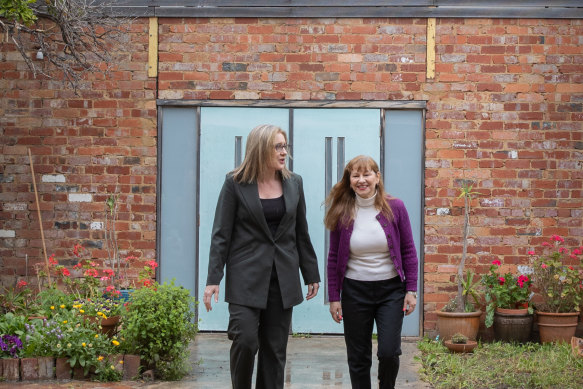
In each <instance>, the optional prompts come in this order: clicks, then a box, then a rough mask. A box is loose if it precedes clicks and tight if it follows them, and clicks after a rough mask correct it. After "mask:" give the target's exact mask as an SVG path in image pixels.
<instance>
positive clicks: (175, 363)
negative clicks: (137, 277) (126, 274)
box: [119, 282, 197, 380]
mask: <svg viewBox="0 0 583 389" xmlns="http://www.w3.org/2000/svg"><path fill="white" fill-rule="evenodd" d="M194 306H195V300H194V297H192V296H191V295H190V292H189V291H188V289H185V288H183V287H179V286H176V285H174V282H171V283H170V284H168V283H164V284H163V285H159V284H158V283H156V282H151V283H149V284H148V285H146V286H144V287H142V288H140V289H136V290H135V291H134V293H133V294H132V299H131V300H130V301H129V302H128V303H126V307H125V309H123V310H122V321H123V326H122V328H121V330H120V334H119V336H120V338H122V339H124V345H123V349H124V351H125V352H126V353H128V354H137V355H140V356H141V359H142V362H143V363H144V364H145V365H146V366H145V367H146V369H154V371H155V373H156V375H157V376H158V377H160V378H162V379H165V380H176V379H180V378H182V377H183V376H184V375H185V374H186V372H187V367H186V362H187V360H188V345H189V343H190V341H191V340H192V339H193V338H194V336H195V335H196V332H197V326H196V323H195V322H194V319H195V315H194ZM160 334H164V336H160Z"/></svg>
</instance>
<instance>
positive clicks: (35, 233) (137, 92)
mask: <svg viewBox="0 0 583 389" xmlns="http://www.w3.org/2000/svg"><path fill="white" fill-rule="evenodd" d="M0 39H2V42H1V43H0V73H1V74H0V94H1V100H0V147H1V149H2V155H1V157H0V269H1V271H0V283H1V284H2V285H12V286H13V285H14V284H15V282H16V281H15V277H14V276H15V275H16V276H17V278H20V277H22V276H24V275H25V274H26V273H27V269H26V268H25V264H26V259H28V264H29V265H30V266H29V269H28V274H29V275H31V274H33V269H32V268H31V267H32V266H33V265H34V264H35V263H39V262H43V263H44V257H43V254H42V242H41V234H40V227H39V222H38V216H37V208H36V204H35V196H34V191H33V183H32V178H31V171H30V166H29V158H28V149H30V151H31V153H32V155H33V161H34V169H35V173H36V174H35V176H36V184H37V187H38V192H39V200H40V204H41V217H42V221H43V230H44V234H45V238H46V246H47V252H48V254H49V255H50V254H53V253H54V254H55V257H56V258H57V259H58V260H59V261H60V262H61V263H62V264H69V263H70V262H68V261H67V260H69V259H73V255H72V253H71V252H72V249H73V246H74V245H75V244H76V243H82V244H83V246H85V247H86V248H88V249H89V251H90V253H89V255H90V256H91V257H92V258H95V259H101V260H104V259H106V258H107V252H106V250H105V246H104V240H103V238H104V230H103V226H104V223H105V215H104V211H105V200H106V198H107V197H108V196H109V194H118V195H119V210H118V216H119V218H118V219H119V221H118V223H117V226H116V229H117V230H118V231H120V233H119V244H120V250H121V253H122V254H123V255H126V254H127V255H134V256H137V257H139V258H141V259H144V260H145V259H153V258H155V257H156V253H155V237H156V133H157V129H156V102H155V98H156V95H155V91H156V82H155V79H149V78H148V77H147V44H148V21H147V20H138V21H136V22H135V23H134V25H133V26H132V28H131V32H130V33H128V34H127V36H126V37H125V39H123V40H122V42H120V43H121V48H122V50H120V51H119V53H117V55H116V57H117V61H118V62H117V63H118V64H119V65H117V66H115V67H114V68H113V70H112V72H111V74H110V76H109V79H105V78H104V77H103V76H102V75H95V77H93V78H92V79H88V80H86V82H85V83H84V89H83V90H81V91H80V94H79V95H78V96H76V95H75V94H74V93H73V92H72V91H71V90H69V89H67V88H64V87H63V85H62V84H61V83H59V82H55V81H53V80H49V79H43V78H36V79H34V78H33V76H32V74H31V73H30V72H29V71H28V68H27V67H26V64H25V63H24V62H23V61H22V60H20V59H19V57H18V55H17V53H15V49H14V46H13V45H12V44H11V43H10V42H6V41H4V39H6V38H5V36H4V35H3V36H2V37H1V38H0ZM34 54H35V53H34V52H31V56H33V58H34ZM35 64H36V65H37V66H46V64H43V62H40V61H35ZM133 273H135V271H134V272H133Z"/></svg>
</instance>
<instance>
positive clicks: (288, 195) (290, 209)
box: [275, 178, 298, 239]
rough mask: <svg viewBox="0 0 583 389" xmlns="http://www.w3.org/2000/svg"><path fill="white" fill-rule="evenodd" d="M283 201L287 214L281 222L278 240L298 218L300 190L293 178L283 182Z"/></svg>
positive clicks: (276, 235)
mask: <svg viewBox="0 0 583 389" xmlns="http://www.w3.org/2000/svg"><path fill="white" fill-rule="evenodd" d="M282 186H283V200H284V201H285V214H284V215H283V218H282V219H281V221H280V222H279V226H278V227H277V231H276V233H275V238H276V239H277V238H278V237H279V235H281V233H282V232H283V231H286V229H287V228H289V223H290V222H293V221H294V218H295V216H296V212H295V209H296V207H297V203H298V190H297V188H296V185H295V183H294V182H293V179H292V178H288V179H287V180H283V183H282Z"/></svg>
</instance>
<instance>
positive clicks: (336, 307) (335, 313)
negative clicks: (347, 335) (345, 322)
mask: <svg viewBox="0 0 583 389" xmlns="http://www.w3.org/2000/svg"><path fill="white" fill-rule="evenodd" d="M330 314H331V315H332V319H333V320H334V321H335V322H336V323H340V322H341V321H342V304H340V301H331V302H330Z"/></svg>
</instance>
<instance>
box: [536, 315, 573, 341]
mask: <svg viewBox="0 0 583 389" xmlns="http://www.w3.org/2000/svg"><path fill="white" fill-rule="evenodd" d="M536 317H537V325H538V331H539V335H540V341H541V343H552V342H566V343H568V342H570V341H571V338H572V337H573V336H575V332H576V331H577V324H578V323H579V312H567V313H554V312H540V311H537V312H536Z"/></svg>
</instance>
